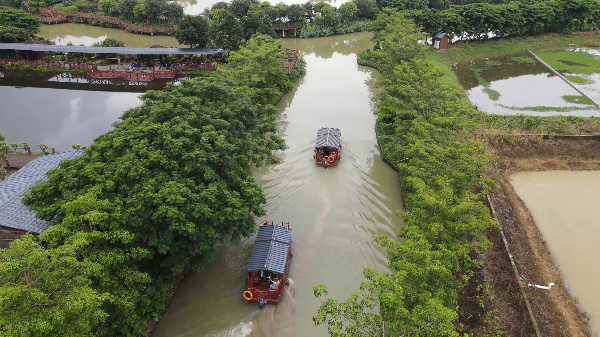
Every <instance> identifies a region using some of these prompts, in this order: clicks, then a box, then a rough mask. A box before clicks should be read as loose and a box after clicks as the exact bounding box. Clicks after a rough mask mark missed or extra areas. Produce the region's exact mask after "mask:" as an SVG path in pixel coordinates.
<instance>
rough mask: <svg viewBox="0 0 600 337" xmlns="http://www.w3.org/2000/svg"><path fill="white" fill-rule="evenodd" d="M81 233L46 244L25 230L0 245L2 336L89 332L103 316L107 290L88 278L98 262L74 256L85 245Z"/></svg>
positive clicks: (83, 334) (0, 314) (0, 321)
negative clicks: (47, 246) (55, 244)
mask: <svg viewBox="0 0 600 337" xmlns="http://www.w3.org/2000/svg"><path fill="white" fill-rule="evenodd" d="M81 236H82V235H77V236H74V237H71V238H69V240H68V242H66V243H65V244H64V245H61V246H59V247H57V248H53V249H44V248H42V247H41V246H40V243H39V242H38V240H36V239H35V237H34V236H33V235H31V234H25V235H23V236H22V237H21V239H20V240H16V241H14V242H12V243H11V245H10V249H0V335H2V336H22V337H35V336H56V337H58V336H92V335H93V334H92V331H91V329H92V327H93V326H95V325H96V324H97V323H99V322H101V321H103V320H104V319H106V318H107V314H106V313H105V312H104V311H102V309H101V306H102V304H103V302H104V301H105V300H106V299H107V298H108V294H104V293H100V292H98V291H97V290H95V289H94V288H93V287H92V281H91V280H90V279H89V275H91V274H95V273H97V272H98V271H99V270H100V268H101V266H100V265H98V264H97V263H94V262H91V261H87V260H83V261H81V260H79V259H78V257H77V255H78V254H79V252H80V251H81V250H82V249H85V248H84V247H85V246H87V245H88V243H87V242H86V240H85V239H83V238H82V237H81Z"/></svg>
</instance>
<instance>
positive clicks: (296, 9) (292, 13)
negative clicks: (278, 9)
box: [285, 4, 304, 22]
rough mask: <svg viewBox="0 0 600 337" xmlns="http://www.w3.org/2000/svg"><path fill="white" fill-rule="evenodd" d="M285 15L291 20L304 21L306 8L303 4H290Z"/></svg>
mask: <svg viewBox="0 0 600 337" xmlns="http://www.w3.org/2000/svg"><path fill="white" fill-rule="evenodd" d="M285 15H286V16H287V18H288V20H290V21H291V22H299V21H302V19H303V18H304V8H302V6H300V5H297V4H293V5H290V6H289V7H288V8H287V9H286V11H285Z"/></svg>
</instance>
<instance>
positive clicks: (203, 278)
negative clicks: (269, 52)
mask: <svg viewBox="0 0 600 337" xmlns="http://www.w3.org/2000/svg"><path fill="white" fill-rule="evenodd" d="M370 38H371V35H370V34H368V33H361V34H352V35H338V36H332V37H328V38H321V39H307V40H300V39H294V40H285V41H284V43H285V47H287V48H294V49H298V50H300V51H301V52H302V53H304V57H305V59H306V62H307V75H306V76H305V77H304V78H303V79H301V82H300V84H299V85H297V86H296V88H295V89H294V90H293V91H292V92H289V93H287V94H286V95H284V97H283V98H282V100H281V102H280V103H279V104H278V108H279V109H280V111H281V115H280V119H279V121H278V124H279V129H280V130H281V132H282V135H283V136H284V137H285V139H286V141H287V145H288V146H289V148H288V149H287V150H286V151H285V152H284V153H283V154H282V157H283V158H284V161H283V162H282V163H281V164H279V165H274V166H266V167H260V168H255V169H254V170H253V172H254V177H255V179H256V181H257V182H258V183H259V184H260V185H261V186H262V187H263V189H264V191H265V193H266V195H267V199H268V203H267V205H266V210H267V215H266V216H265V217H264V218H260V219H257V223H260V222H262V221H264V220H267V219H268V220H273V221H276V222H280V221H289V222H290V225H291V227H292V229H293V235H292V249H293V251H294V257H293V258H292V262H291V265H290V277H291V278H292V279H293V280H294V284H293V286H292V287H290V289H289V291H290V292H289V293H288V292H286V293H285V294H284V295H283V297H282V300H281V301H282V302H281V303H280V304H279V305H277V306H269V307H267V308H265V309H263V310H259V309H258V305H257V304H248V303H246V302H245V301H244V299H243V298H242V292H243V291H244V289H245V277H246V264H247V262H248V259H249V257H250V254H251V251H252V247H253V243H254V238H249V239H247V240H245V241H244V242H242V243H241V244H239V245H234V244H231V243H227V242H226V243H224V244H223V247H222V248H221V250H220V251H219V252H218V253H217V254H216V257H215V261H213V262H212V263H210V264H208V265H207V266H206V267H205V269H204V270H203V271H202V272H201V273H198V274H192V275H189V276H188V277H186V279H184V281H183V282H182V283H181V286H180V288H179V290H178V291H177V293H176V294H175V296H174V298H173V300H172V302H171V304H170V305H169V307H168V309H167V311H166V312H165V313H164V315H163V317H162V319H161V321H160V322H159V324H158V326H157V327H156V330H155V332H154V335H153V336H154V337H167V336H168V337H171V336H180V337H191V336H206V335H209V336H211V335H214V336H244V335H249V336H286V337H288V336H289V337H293V336H311V337H312V336H327V329H326V327H324V326H321V327H318V328H316V327H314V323H313V322H312V317H313V316H314V315H315V314H316V312H317V308H318V306H319V304H320V301H319V300H318V299H316V298H315V297H314V295H313V291H312V287H313V286H314V285H316V284H318V283H324V284H326V285H327V287H328V290H329V291H330V292H331V294H335V295H336V296H338V297H339V298H341V299H345V298H347V297H348V296H349V295H350V294H351V293H352V292H355V291H357V290H358V288H359V285H360V282H361V281H362V280H363V279H364V276H363V274H362V273H363V269H364V268H365V267H369V266H371V267H375V268H376V269H378V270H382V271H385V270H387V259H386V256H385V252H384V250H383V249H381V248H380V247H378V246H377V245H376V244H375V243H374V242H373V235H374V234H387V235H390V236H391V237H395V233H397V232H398V231H399V229H400V227H401V225H402V223H403V222H402V219H401V218H399V217H396V216H395V215H394V210H396V209H398V208H400V206H401V205H402V200H401V196H400V189H399V183H398V175H397V173H396V172H395V171H394V170H392V169H391V168H390V167H389V166H387V165H386V164H385V163H383V162H382V161H381V157H380V153H379V149H378V147H377V141H376V139H375V131H374V124H375V116H374V115H373V112H372V103H371V100H370V99H371V97H372V94H373V89H372V88H371V87H370V86H369V85H370V84H372V76H373V73H374V71H373V70H370V69H368V68H365V67H361V66H357V64H356V53H358V52H359V51H360V50H363V49H366V48H371V47H372V42H371V41H370ZM325 126H328V127H339V128H340V129H341V131H342V145H343V150H342V160H341V162H340V164H339V165H338V166H337V167H334V168H329V169H325V168H323V167H317V166H316V165H315V164H314V161H313V158H312V155H313V149H314V140H315V136H316V132H317V129H319V128H320V127H325Z"/></svg>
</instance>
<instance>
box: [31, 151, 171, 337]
mask: <svg viewBox="0 0 600 337" xmlns="http://www.w3.org/2000/svg"><path fill="white" fill-rule="evenodd" d="M64 164H65V165H67V166H68V165H70V164H73V163H69V162H66V163H64ZM101 194H102V193H101V192H100V191H99V189H98V187H92V188H91V189H90V190H89V191H88V192H87V193H86V194H84V195H80V196H78V197H77V198H75V199H74V200H72V201H69V202H65V203H63V204H62V205H61V208H60V213H61V214H62V215H63V217H62V219H61V221H60V222H56V223H55V224H54V225H53V226H51V227H50V228H49V229H48V230H46V231H45V232H44V233H42V234H41V235H40V240H41V241H42V242H43V243H44V245H45V246H47V247H49V248H51V249H52V248H56V249H60V247H63V246H65V245H68V244H69V243H70V241H71V240H72V239H71V238H72V237H79V239H80V242H81V243H82V249H80V251H78V254H77V258H78V259H79V260H85V261H90V262H93V263H96V265H97V266H99V267H98V268H97V269H96V270H95V271H94V273H93V274H91V275H90V278H91V280H93V287H94V289H96V290H97V291H98V292H101V293H104V294H106V301H105V303H104V305H103V309H104V310H105V312H106V313H107V314H108V315H110V319H108V320H104V321H102V322H99V323H98V324H97V325H96V327H95V329H94V331H95V332H96V333H97V334H98V335H104V336H112V335H115V334H124V335H127V334H129V333H131V334H134V335H139V334H140V333H141V332H142V331H143V329H144V328H145V327H146V321H147V320H148V319H151V318H152V313H156V311H158V310H160V309H163V308H164V298H162V296H161V294H160V293H156V294H155V293H152V294H148V293H147V290H148V289H154V287H155V286H156V282H154V283H155V284H151V283H150V282H151V280H150V277H149V275H148V274H147V273H144V272H140V271H139V270H138V268H139V267H138V265H137V263H138V262H139V261H140V260H142V259H143V258H147V253H148V252H147V251H146V250H145V249H143V248H140V247H134V246H133V245H132V243H133V241H134V238H135V236H134V235H133V234H131V233H130V232H128V231H127V230H124V229H123V228H120V227H119V226H117V225H116V221H118V217H114V214H110V213H109V212H114V211H115V210H116V209H118V207H117V208H115V207H114V206H115V205H114V204H111V203H110V202H109V201H108V200H101V199H99V198H98V196H99V195H101ZM156 296H158V298H155V297H156Z"/></svg>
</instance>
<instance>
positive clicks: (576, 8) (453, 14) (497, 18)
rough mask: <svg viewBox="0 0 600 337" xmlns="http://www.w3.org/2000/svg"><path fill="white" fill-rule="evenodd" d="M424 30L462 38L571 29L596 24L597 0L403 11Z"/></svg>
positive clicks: (599, 21)
mask: <svg viewBox="0 0 600 337" xmlns="http://www.w3.org/2000/svg"><path fill="white" fill-rule="evenodd" d="M405 16H406V17H407V18H410V19H413V20H414V21H415V23H416V24H417V25H418V26H421V27H423V28H424V30H425V32H427V33H428V34H430V35H432V34H435V33H437V32H446V33H448V34H450V35H451V36H459V37H461V38H463V39H486V38H488V33H492V34H493V35H494V36H496V37H510V36H528V35H536V34H543V33H571V32H573V31H587V30H597V29H599V28H600V2H598V1H597V0H549V1H541V2H532V3H529V2H517V1H515V2H509V3H505V4H488V3H472V4H468V5H464V6H454V7H452V8H449V9H445V10H437V9H423V10H412V11H405Z"/></svg>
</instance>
